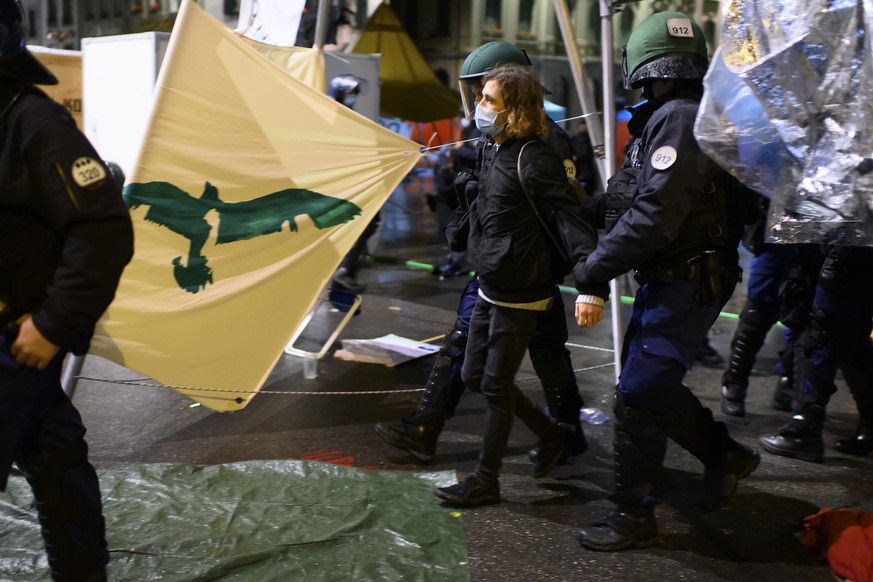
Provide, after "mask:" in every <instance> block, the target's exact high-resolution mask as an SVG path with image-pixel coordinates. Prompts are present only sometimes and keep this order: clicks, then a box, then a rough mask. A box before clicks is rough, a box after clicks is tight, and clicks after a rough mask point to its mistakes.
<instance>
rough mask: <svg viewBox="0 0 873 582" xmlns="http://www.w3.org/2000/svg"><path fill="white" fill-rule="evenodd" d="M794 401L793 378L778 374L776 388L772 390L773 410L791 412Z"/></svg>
mask: <svg viewBox="0 0 873 582" xmlns="http://www.w3.org/2000/svg"><path fill="white" fill-rule="evenodd" d="M793 403H794V379H793V378H792V377H791V376H779V380H777V381H776V389H775V390H773V400H772V402H771V406H773V409H774V410H782V411H785V412H791V410H792V408H791V406H792V404H793Z"/></svg>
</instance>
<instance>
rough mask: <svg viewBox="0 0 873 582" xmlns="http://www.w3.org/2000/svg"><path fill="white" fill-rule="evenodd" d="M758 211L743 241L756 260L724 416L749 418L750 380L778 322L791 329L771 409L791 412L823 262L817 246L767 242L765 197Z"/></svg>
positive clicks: (725, 380)
mask: <svg viewBox="0 0 873 582" xmlns="http://www.w3.org/2000/svg"><path fill="white" fill-rule="evenodd" d="M758 206H759V208H760V214H759V216H758V218H757V219H756V221H755V222H754V223H753V224H750V225H749V226H748V227H747V228H746V233H745V235H744V237H743V245H744V246H745V247H746V248H748V249H749V250H750V251H751V252H752V253H753V254H754V256H753V257H752V262H751V265H750V266H749V276H748V283H747V287H746V304H745V305H744V306H743V310H742V311H741V312H740V320H739V322H738V323H737V329H736V331H735V332H734V337H733V338H732V339H731V353H730V356H729V357H728V365H727V369H726V370H725V372H724V374H723V375H722V379H721V383H722V388H721V411H722V412H723V413H725V414H728V415H731V416H745V415H746V403H745V401H746V392H747V391H748V388H749V376H750V375H751V373H752V367H753V366H754V364H755V359H756V357H757V354H758V351H759V350H760V349H761V347H762V346H763V345H764V340H765V339H766V337H767V333H768V332H769V331H770V328H771V327H773V325H774V324H775V323H776V322H777V321H782V323H783V324H785V326H786V329H785V334H784V342H783V348H782V349H781V350H780V351H779V365H778V372H779V378H778V380H777V382H776V390H775V391H774V392H773V399H772V405H773V408H775V409H776V410H791V406H792V401H793V400H794V387H793V378H794V344H795V341H796V339H797V337H798V335H799V334H800V333H801V331H802V330H803V329H804V328H806V326H807V325H808V322H809V310H810V307H812V296H813V294H814V291H815V281H816V279H817V278H818V271H819V269H820V268H821V262H822V259H823V258H824V257H823V256H822V253H821V248H820V245H818V244H774V243H767V242H764V229H765V227H766V224H767V213H768V209H769V203H768V202H767V199H766V198H764V197H763V196H761V197H760V198H759V199H758Z"/></svg>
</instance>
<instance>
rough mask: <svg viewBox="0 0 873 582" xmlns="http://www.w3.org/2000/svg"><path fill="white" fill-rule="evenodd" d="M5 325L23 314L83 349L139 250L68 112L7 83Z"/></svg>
mask: <svg viewBox="0 0 873 582" xmlns="http://www.w3.org/2000/svg"><path fill="white" fill-rule="evenodd" d="M0 126H2V137H0V140H2V141H0V325H8V324H9V323H10V322H14V321H15V320H16V319H17V318H18V317H19V316H20V315H22V314H24V313H32V314H33V322H34V325H36V327H37V329H38V330H39V331H40V333H42V334H43V336H45V337H46V339H48V340H49V341H51V342H52V343H54V344H56V345H58V346H60V347H61V348H64V349H68V350H73V351H75V352H76V353H82V352H83V351H84V350H86V349H87V345H88V341H89V339H90V337H91V334H92V333H93V329H94V325H95V324H96V322H97V320H98V319H99V318H100V316H101V315H102V314H103V312H104V311H105V310H106V308H107V307H108V305H109V303H110V302H111V301H112V298H113V297H114V295H115V290H116V287H117V285H118V280H119V277H120V276H121V272H122V270H123V269H124V266H125V265H126V264H127V262H128V261H129V260H130V258H131V256H132V253H133V231H132V227H131V222H130V215H129V213H128V210H127V207H126V206H125V204H124V202H123V200H122V197H121V192H120V189H119V188H120V187H119V185H117V184H116V183H115V182H114V181H113V179H112V176H111V175H110V173H109V170H108V169H107V168H106V166H105V165H104V163H103V162H102V161H100V158H99V156H98V155H97V152H96V151H95V150H94V148H93V147H92V146H91V144H90V143H89V141H88V140H87V138H86V137H85V136H84V135H83V134H82V133H81V132H80V131H79V130H78V129H77V128H76V124H75V122H74V121H73V119H72V117H70V115H69V114H68V113H67V111H66V110H65V109H64V108H63V107H61V106H60V105H58V104H57V103H55V102H54V101H52V100H51V99H49V98H48V97H47V96H46V95H45V94H44V93H43V92H41V91H40V90H38V89H36V88H34V87H32V86H28V85H17V84H16V85H4V86H2V87H0Z"/></svg>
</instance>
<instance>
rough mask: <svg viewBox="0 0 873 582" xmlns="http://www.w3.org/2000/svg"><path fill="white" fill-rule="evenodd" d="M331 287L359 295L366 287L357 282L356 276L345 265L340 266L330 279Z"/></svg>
mask: <svg viewBox="0 0 873 582" xmlns="http://www.w3.org/2000/svg"><path fill="white" fill-rule="evenodd" d="M330 282H331V289H334V290H337V291H345V292H347V293H352V294H354V295H360V294H361V293H363V292H364V290H365V289H366V288H367V287H366V285H362V284H361V283H359V282H358V277H357V275H355V274H354V273H352V272H351V271H350V270H349V269H347V268H346V267H340V268H339V269H337V270H336V273H334V274H333V277H331V279H330Z"/></svg>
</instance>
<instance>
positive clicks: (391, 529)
mask: <svg viewBox="0 0 873 582" xmlns="http://www.w3.org/2000/svg"><path fill="white" fill-rule="evenodd" d="M98 473H99V476H100V485H101V488H102V490H103V500H104V515H105V517H106V522H107V524H106V526H107V527H106V531H107V541H108V543H109V550H110V556H111V562H110V565H109V579H110V580H113V581H117V582H121V581H136V582H147V581H152V580H153V581H160V582H190V581H191V580H218V579H222V580H257V581H258V582H269V581H276V582H286V581H288V580H336V581H343V582H344V581H346V580H409V581H414V580H434V581H437V580H439V581H451V580H457V581H461V580H469V571H468V567H467V549H466V537H465V533H464V524H463V521H462V520H461V519H460V518H459V517H454V516H456V515H457V513H455V512H452V510H450V509H448V508H445V507H442V506H441V505H440V503H439V500H438V499H437V498H436V497H434V495H433V493H432V489H433V488H434V487H436V486H444V485H447V484H451V483H454V482H456V478H455V474H454V472H453V471H441V472H430V473H412V472H391V471H370V470H364V469H357V468H354V467H345V466H342V465H334V464H329V463H318V462H314V461H247V462H241V463H232V464H226V465H213V466H207V467H196V466H192V465H183V464H151V465H137V466H131V467H126V468H118V469H106V470H101V471H98ZM31 502H32V497H31V494H30V489H29V488H28V486H27V483H26V482H25V481H24V479H23V478H22V477H13V478H12V480H11V481H10V485H9V489H8V491H7V493H6V494H0V579H3V580H12V581H27V582H35V581H37V580H48V579H49V576H48V566H47V562H46V559H45V552H44V551H43V549H42V539H41V538H40V534H39V525H38V523H37V520H36V515H35V514H34V512H33V510H32V508H31Z"/></svg>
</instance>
